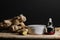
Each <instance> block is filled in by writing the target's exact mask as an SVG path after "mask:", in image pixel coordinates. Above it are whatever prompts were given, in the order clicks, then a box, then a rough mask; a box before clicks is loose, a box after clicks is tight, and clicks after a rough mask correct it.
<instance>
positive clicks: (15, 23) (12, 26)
mask: <svg viewBox="0 0 60 40" xmlns="http://www.w3.org/2000/svg"><path fill="white" fill-rule="evenodd" d="M25 21H26V17H25V16H24V15H23V14H20V15H19V16H16V17H14V18H11V19H7V20H4V21H2V22H0V28H9V29H8V30H10V31H12V32H16V33H19V34H22V35H27V34H28V27H27V26H26V25H25V24H24V22H25Z"/></svg>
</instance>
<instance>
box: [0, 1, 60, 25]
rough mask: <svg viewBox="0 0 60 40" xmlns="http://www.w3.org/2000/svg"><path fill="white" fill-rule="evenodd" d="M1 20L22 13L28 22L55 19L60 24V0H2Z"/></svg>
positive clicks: (43, 22)
mask: <svg viewBox="0 0 60 40" xmlns="http://www.w3.org/2000/svg"><path fill="white" fill-rule="evenodd" d="M0 10H1V11H0V21H2V20H4V19H8V18H12V17H14V16H17V15H20V14H21V13H22V14H24V15H25V16H26V17H27V21H26V24H27V25H28V24H47V22H48V18H49V17H51V18H52V19H53V23H54V25H55V26H60V0H1V1H0Z"/></svg>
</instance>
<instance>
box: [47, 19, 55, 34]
mask: <svg viewBox="0 0 60 40" xmlns="http://www.w3.org/2000/svg"><path fill="white" fill-rule="evenodd" d="M54 33H55V27H54V26H53V22H52V18H49V21H48V25H47V34H49V35H53V34H54Z"/></svg>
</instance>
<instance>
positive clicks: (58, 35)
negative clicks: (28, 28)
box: [0, 28, 60, 39]
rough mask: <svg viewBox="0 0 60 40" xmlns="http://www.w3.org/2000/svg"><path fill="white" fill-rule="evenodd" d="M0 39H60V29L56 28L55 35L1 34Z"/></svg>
mask: <svg viewBox="0 0 60 40" xmlns="http://www.w3.org/2000/svg"><path fill="white" fill-rule="evenodd" d="M0 38H29V39H30V38H34V39H35V38H39V39H60V28H55V34H54V35H44V34H43V35H26V36H24V35H18V34H17V33H0Z"/></svg>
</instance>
